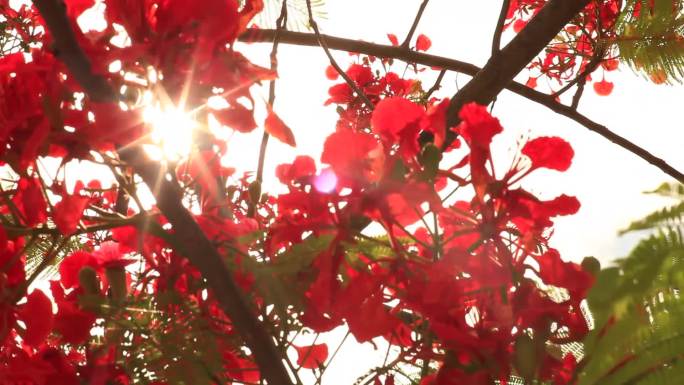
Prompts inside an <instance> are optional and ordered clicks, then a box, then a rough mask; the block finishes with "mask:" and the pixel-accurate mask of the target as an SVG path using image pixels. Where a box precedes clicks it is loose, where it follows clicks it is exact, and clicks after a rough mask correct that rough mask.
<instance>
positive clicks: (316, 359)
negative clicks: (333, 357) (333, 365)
mask: <svg viewBox="0 0 684 385" xmlns="http://www.w3.org/2000/svg"><path fill="white" fill-rule="evenodd" d="M294 348H295V349H296V350H297V365H299V366H301V367H302V368H306V369H318V368H319V367H320V366H321V365H323V363H324V362H325V360H326V359H327V358H328V345H326V344H316V345H311V346H295V347H294Z"/></svg>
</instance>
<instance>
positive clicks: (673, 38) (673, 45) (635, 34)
mask: <svg viewBox="0 0 684 385" xmlns="http://www.w3.org/2000/svg"><path fill="white" fill-rule="evenodd" d="M651 4H652V5H651ZM637 9H640V11H639V12H635V10H637ZM682 9H683V2H682V1H681V0H629V1H627V3H626V6H625V7H624V10H623V12H622V15H621V17H620V18H619V21H618V23H617V27H616V30H617V33H618V36H617V39H616V40H615V43H616V46H617V48H618V50H619V56H620V59H621V61H623V62H625V63H627V64H628V65H629V66H630V67H632V69H633V70H634V71H635V72H637V73H641V74H644V75H645V76H650V77H651V78H652V79H653V78H654V77H658V78H660V79H659V80H660V81H663V82H668V83H681V82H682V80H684V39H682V36H683V35H684V13H683V12H682Z"/></svg>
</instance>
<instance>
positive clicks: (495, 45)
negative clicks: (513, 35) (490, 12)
mask: <svg viewBox="0 0 684 385" xmlns="http://www.w3.org/2000/svg"><path fill="white" fill-rule="evenodd" d="M510 7H511V0H503V4H501V13H500V14H499V20H498V21H497V22H496V29H495V30H494V37H493V38H492V56H494V55H496V54H497V53H499V51H500V50H501V35H502V34H503V30H504V24H505V23H506V15H508V8H510Z"/></svg>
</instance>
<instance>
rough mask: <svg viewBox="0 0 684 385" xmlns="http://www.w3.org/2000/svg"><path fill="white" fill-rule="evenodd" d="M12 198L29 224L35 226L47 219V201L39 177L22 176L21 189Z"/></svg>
mask: <svg viewBox="0 0 684 385" xmlns="http://www.w3.org/2000/svg"><path fill="white" fill-rule="evenodd" d="M12 200H13V201H14V203H15V204H16V205H17V208H18V209H19V211H21V213H22V214H23V215H24V218H25V219H26V224H27V225H29V226H34V225H36V224H38V223H43V222H45V221H46V220H47V203H45V197H44V196H43V192H42V191H41V188H40V183H39V182H38V180H37V179H35V178H29V179H26V178H21V179H20V180H19V191H18V192H17V194H16V195H15V197H14V198H13V199H12Z"/></svg>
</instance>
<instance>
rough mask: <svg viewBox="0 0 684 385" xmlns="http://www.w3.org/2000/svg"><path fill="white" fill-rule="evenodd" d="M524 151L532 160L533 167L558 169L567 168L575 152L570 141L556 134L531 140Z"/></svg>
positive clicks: (563, 169)
mask: <svg viewBox="0 0 684 385" xmlns="http://www.w3.org/2000/svg"><path fill="white" fill-rule="evenodd" d="M522 153H523V154H525V155H527V156H528V157H529V158H530V160H531V161H532V169H537V168H544V167H545V168H550V169H553V170H558V171H565V170H567V169H568V168H569V167H570V164H571V163H572V157H573V156H574V154H575V152H574V151H573V150H572V147H571V146H570V144H569V143H568V142H566V141H565V140H563V139H561V138H558V137H555V136H553V137H549V136H544V137H540V138H535V139H532V140H530V141H529V142H527V143H526V144H525V147H523V149H522Z"/></svg>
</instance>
